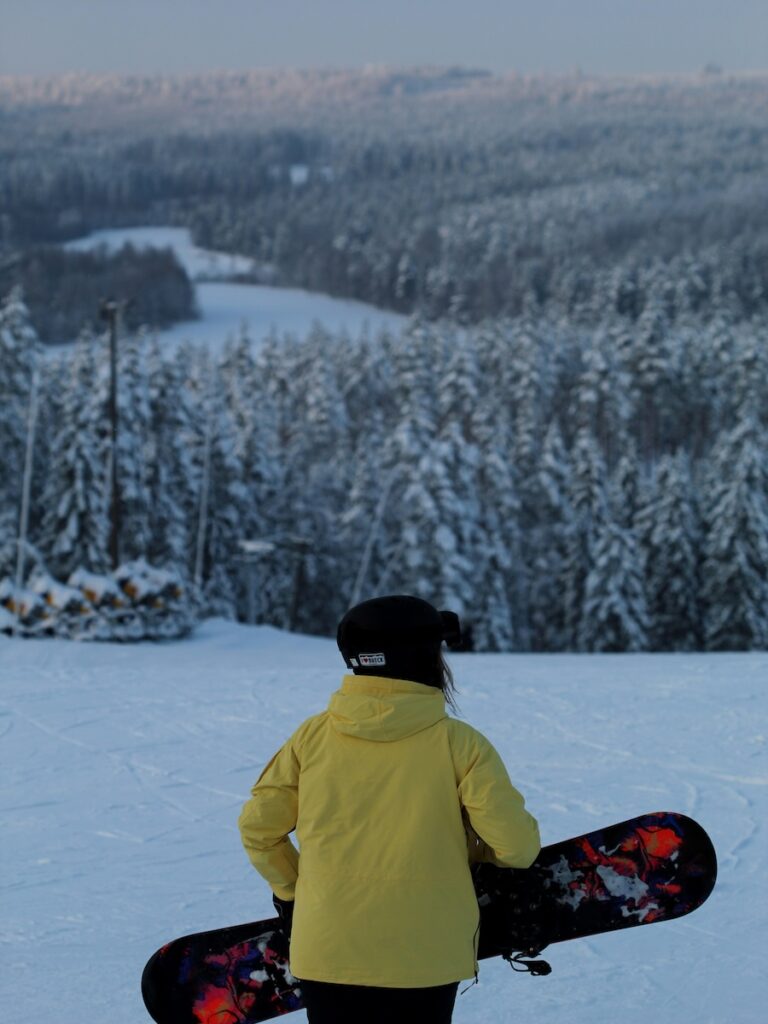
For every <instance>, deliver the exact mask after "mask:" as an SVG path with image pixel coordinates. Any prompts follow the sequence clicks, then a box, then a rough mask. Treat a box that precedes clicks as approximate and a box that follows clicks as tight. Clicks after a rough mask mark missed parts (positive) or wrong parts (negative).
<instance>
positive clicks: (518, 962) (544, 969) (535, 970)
mask: <svg viewBox="0 0 768 1024" xmlns="http://www.w3.org/2000/svg"><path fill="white" fill-rule="evenodd" d="M540 955H541V951H540V950H535V949H529V950H526V951H525V952H524V953H515V954H514V956H513V955H512V953H511V952H509V953H502V954H501V956H502V959H503V960H506V961H507V963H508V964H509V966H510V967H511V968H512V970H513V971H516V972H517V973H518V974H534V975H539V976H541V977H544V976H545V975H547V974H551V973H552V968H551V966H550V965H549V964H548V963H547V961H546V960H524V959H523V957H526V956H529V957H537V956H540Z"/></svg>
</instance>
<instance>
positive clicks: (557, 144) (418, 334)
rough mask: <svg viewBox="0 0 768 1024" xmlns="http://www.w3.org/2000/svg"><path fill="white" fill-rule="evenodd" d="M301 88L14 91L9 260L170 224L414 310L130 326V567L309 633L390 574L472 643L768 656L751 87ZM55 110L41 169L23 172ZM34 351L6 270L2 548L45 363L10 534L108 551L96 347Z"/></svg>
mask: <svg viewBox="0 0 768 1024" xmlns="http://www.w3.org/2000/svg"><path fill="white" fill-rule="evenodd" d="M318 75H319V73H317V74H316V75H315V76H314V77H312V76H309V78H307V77H306V76H305V78H301V76H298V78H296V77H294V78H291V76H290V75H285V76H283V77H281V76H280V75H279V74H277V73H276V75H275V76H273V79H272V80H271V81H269V82H268V81H266V80H263V79H258V80H257V79H254V78H252V79H249V78H248V76H245V78H244V79H243V80H242V81H236V80H235V78H234V77H233V76H225V77H222V78H219V79H213V80H212V81H209V82H207V84H206V83H203V84H201V83H200V82H199V81H197V80H195V79H191V80H188V81H186V82H183V83H181V84H179V83H176V84H173V83H171V84H168V83H166V84H165V86H163V85H162V83H159V84H158V83H156V82H155V83H153V82H152V81H127V82H126V81H122V84H121V82H120V81H118V82H117V83H115V82H112V83H109V82H106V83H105V82H101V83H100V82H98V81H96V82H93V81H91V82H90V83H82V82H78V81H74V82H66V81H62V80H57V81H56V82H51V83H48V85H47V86H46V85H45V83H42V84H38V85H37V86H35V87H34V88H33V87H32V86H31V85H29V83H28V84H27V85H26V86H24V88H23V89H22V87H21V86H18V89H22V93H21V94H17V93H14V91H13V89H14V88H15V87H12V86H11V85H8V83H5V85H4V89H5V93H3V95H4V96H5V100H4V102H5V103H6V104H7V103H10V99H9V96H11V94H13V102H14V104H15V105H16V108H15V109H17V114H16V123H15V124H14V123H10V126H9V133H7V135H6V139H7V137H8V134H10V135H11V136H12V135H13V133H14V131H17V130H19V126H20V125H22V124H27V123H28V120H29V119H30V118H37V119H38V122H37V123H38V125H39V127H40V131H39V132H37V134H36V135H35V136H34V137H32V136H30V139H29V142H28V144H27V147H26V149H25V148H24V147H22V149H21V150H20V151H19V152H17V153H16V156H15V158H14V160H12V161H11V162H10V163H6V165H5V169H4V170H2V171H0V189H2V195H3V197H4V209H5V211H6V212H5V214H4V217H3V218H1V219H0V227H1V228H2V232H3V234H2V240H3V242H2V244H3V247H4V250H5V251H6V252H11V251H19V250H22V251H23V250H24V247H25V246H27V245H29V244H33V243H34V244H40V243H42V242H45V243H50V242H53V241H60V240H61V239H62V238H64V237H69V236H71V235H73V234H76V233H79V232H82V231H83V230H89V229H92V228H95V227H100V226H105V225H108V224H115V223H118V222H120V223H148V222H151V220H152V219H154V220H155V222H157V218H158V217H162V218H163V219H164V220H165V222H168V223H179V224H185V225H187V226H190V227H191V228H192V229H193V231H194V232H195V237H196V240H197V241H198V242H199V243H200V244H207V245H211V246H218V247H220V248H222V249H232V250H237V251H240V252H244V253H246V254H248V255H251V256H253V257H254V258H255V259H257V260H258V261H259V263H260V265H261V266H263V268H264V273H265V274H269V275H271V277H270V279H273V280H277V281H278V282H279V283H283V284H289V283H290V284H301V285H304V286H306V287H313V288H317V289H321V290H324V291H328V292H330V293H332V294H337V295H349V296H354V297H356V298H362V299H366V300H368V301H372V302H376V303H378V304H380V305H383V306H389V307H391V308H396V309H401V310H403V311H406V312H409V313H412V314H413V315H412V319H411V320H410V322H409V326H408V327H407V328H406V329H405V330H403V331H402V333H400V334H396V335H395V334H391V335H386V334H384V335H377V336H373V335H372V336H363V337H348V336H345V335H333V334H331V333H328V332H326V331H324V330H323V329H322V328H321V327H319V326H318V327H317V328H316V329H314V330H313V331H312V332H311V333H310V334H309V335H308V336H307V337H303V338H290V337H280V336H276V335H275V336H271V337H268V338H266V339H262V338H248V337H247V335H246V334H245V333H244V334H243V336H242V337H241V338H240V339H239V340H238V341H237V342H234V341H233V342H230V343H229V344H228V345H227V346H226V347H225V348H223V349H221V350H219V351H216V352H210V351H206V350H199V349H194V348H192V347H186V348H184V347H182V348H180V349H179V350H177V351H174V352H172V353H171V352H168V351H163V350H162V349H161V348H160V347H159V345H158V344H157V342H156V341H154V340H153V336H152V331H151V329H147V330H141V329H139V330H130V331H127V330H126V331H125V332H124V334H123V337H122V338H121V342H120V355H119V375H120V381H121V386H120V392H119V415H120V437H119V449H118V452H117V459H118V464H119V467H120V477H121V490H122V519H123V528H122V536H121V544H122V551H121V555H122V557H123V558H124V559H140V558H146V559H147V560H148V561H149V562H150V563H151V564H152V565H156V566H159V567H165V568H170V569H173V570H174V571H177V572H179V573H181V574H182V575H183V576H184V577H185V578H186V579H188V580H192V579H196V580H197V583H199V586H200V589H201V592H202V594H203V601H204V607H205V609H206V610H207V611H209V612H211V613H216V614H224V615H231V616H238V617H239V618H241V619H245V618H253V619H255V620H256V621H259V622H266V623H272V624H275V625H278V626H284V627H289V628H296V629H300V630H302V631H306V632H313V633H330V632H331V631H332V630H333V629H334V627H335V624H336V622H337V621H338V618H339V615H340V614H341V613H342V612H343V611H344V609H345V608H346V607H347V606H348V605H349V604H350V603H351V602H353V601H355V600H359V599H363V598H365V597H367V596H372V595H373V594H377V593H385V592H397V591H403V592H411V593H415V594H419V595H422V596H424V597H426V598H428V599H429V600H431V601H433V602H435V603H436V604H438V605H440V606H441V607H450V608H453V609H455V610H456V611H458V612H459V613H460V614H461V615H462V617H463V618H464V620H465V622H466V623H467V624H468V625H469V626H470V627H471V634H472V642H473V645H474V647H475V649H477V650H521V651H564V650H576V651H643V650H671V651H683V650H698V649H703V650H736V649H748V648H765V647H768V444H766V441H767V440H768V438H767V437H766V432H767V430H768V383H767V381H768V372H767V371H768V315H767V313H766V310H767V308H768V225H766V222H765V209H766V206H765V200H766V198H768V193H766V186H765V182H766V181H768V178H766V176H765V172H766V163H767V162H768V134H767V133H766V129H765V126H764V123H763V122H764V117H763V115H762V114H760V113H759V112H760V111H761V110H763V111H764V101H765V99H766V96H768V86H767V85H766V80H765V79H764V78H760V77H755V78H745V79H743V80H738V79H734V80H730V79H727V80H720V79H718V78H717V77H715V79H714V80H712V79H710V78H705V79H702V80H701V81H694V82H690V81H689V82H683V83H679V82H677V83H675V82H673V83H672V84H670V83H669V82H666V83H664V82H662V83H653V82H650V83H649V82H646V83H643V84H637V83H632V82H629V81H627V82H613V83H610V82H608V83H606V82H603V83H600V82H596V81H594V80H582V79H580V78H578V77H577V78H575V79H573V80H556V81H549V82H546V81H544V82H542V81H538V80H530V81H526V80H517V79H513V80H510V81H508V82H506V83H504V82H502V83H501V84H500V83H499V81H498V80H497V79H495V78H486V77H485V76H482V75H479V76H473V75H465V76H462V75H460V74H459V73H458V72H456V73H452V74H448V75H443V76H442V77H440V76H435V75H434V74H432V73H428V72H423V73H420V74H417V73H413V74H412V75H410V76H408V75H404V76H401V77H400V78H398V76H396V75H393V74H385V73H383V72H381V73H372V74H371V75H369V76H368V77H367V79H366V76H365V75H363V76H362V77H363V84H365V86H366V88H367V91H366V90H365V89H364V90H363V91H362V93H360V91H359V89H358V92H356V93H355V96H356V97H357V98H356V100H355V104H352V105H349V104H348V101H349V97H350V95H351V90H352V85H351V83H350V80H349V79H347V78H344V77H343V76H342V77H338V76H337V77H336V78H334V77H333V76H332V75H330V76H326V77H325V78H324V77H323V76H322V75H320V77H319V78H318ZM350 77H351V78H354V79H355V81H356V83H357V85H358V86H360V84H361V79H360V75H358V76H356V77H355V76H350ZM212 83H213V84H212ZM216 83H218V85H217V84H216ZM161 86H162V87H161ZM217 88H218V92H216V89H217ZM121 89H122V90H123V93H126V94H127V95H129V96H130V97H133V99H134V100H136V99H137V97H138V98H139V100H141V102H140V103H139V106H140V107H141V109H142V111H143V115H144V120H143V121H137V122H136V123H131V124H130V125H128V126H127V127H126V125H125V124H123V128H124V132H123V135H122V137H120V136H119V133H118V132H117V131H116V130H111V129H108V128H107V127H106V125H107V121H108V119H105V123H104V125H105V126H103V127H102V128H101V131H102V141H101V145H100V149H99V156H98V159H96V160H94V161H93V162H92V163H91V164H90V165H89V167H88V171H87V173H86V172H85V171H76V170H75V166H76V165H78V166H81V164H78V161H79V160H81V158H82V154H83V151H84V150H85V149H87V146H88V141H87V139H86V137H85V135H84V134H83V133H82V126H81V124H80V122H79V121H78V118H81V117H82V111H83V109H84V108H85V109H86V110H87V109H90V110H91V111H93V110H105V109H112V108H110V103H113V102H116V100H115V97H116V96H117V97H118V98H119V97H120V95H121ZM24 90H26V91H24ZM35 90H37V91H35ZM249 90H250V91H251V92H252V93H254V94H255V95H256V96H258V97H260V98H261V99H262V100H263V101H264V102H263V104H262V105H261V106H259V105H258V104H254V106H253V108H251V107H249V106H248V105H247V104H245V99H244V98H245V97H247V95H248V93H249ZM211 95H214V96H218V99H219V102H220V107H219V108H217V109H218V112H219V114H220V116H219V118H218V121H217V125H218V134H216V135H215V142H216V145H211V138H212V136H211V132H212V128H211V126H210V122H209V118H210V116H211V115H210V112H209V111H208V108H207V107H206V104H205V102H204V100H205V97H206V96H209V97H210V96H211ZM361 96H362V98H360V97H361ZM84 97H85V98H84ZM270 98H271V102H269V103H268V102H266V101H267V99H270ZM182 101H183V102H182ZM192 101H194V102H192ZM89 103H90V104H91V106H90V108H89V106H88V104H89ZM57 104H58V109H59V110H60V112H61V111H63V113H61V118H63V120H64V121H65V122H66V123H67V128H66V131H65V134H64V135H62V137H61V139H60V143H61V144H60V146H59V147H58V149H57V153H56V156H55V158H54V159H53V160H52V164H51V168H52V171H51V173H50V174H48V175H47V176H43V175H39V174H36V173H27V174H25V173H24V171H25V168H26V170H27V171H29V170H30V168H32V166H33V163H34V158H35V147H36V146H39V145H41V144H42V143H41V141H40V140H41V139H46V138H47V135H46V133H47V132H50V131H51V128H50V124H51V123H52V122H51V121H50V119H49V113H50V110H51V108H53V107H57ZM345 104H347V106H345ZM192 109H195V110H197V111H198V112H199V114H200V118H199V121H198V122H197V123H196V124H193V123H192V122H191V121H190V115H189V111H190V110H192ZM180 110H183V111H184V112H185V113H183V114H180V113H179V111H180ZM264 110H267V111H269V112H270V113H269V116H268V115H267V114H265V113H264ZM222 111H223V113H222ZM243 111H246V114H247V116H246V115H244V117H245V123H244V124H240V125H239V126H237V125H236V121H237V118H236V116H235V115H236V114H237V113H238V112H241V113H242V112H243ZM169 121H171V122H172V123H173V124H175V125H176V128H177V131H176V134H168V133H167V132H165V133H164V134H163V133H160V132H158V125H166V124H167V123H168V122H169ZM110 132H111V134H110ZM3 145H7V142H6V143H4V144H3ZM297 168H298V169H300V173H299V171H298V170H297ZM112 170H114V171H115V173H114V174H111V173H110V171H112ZM146 287H147V288H148V289H151V280H150V281H148V282H147V284H146ZM149 305H150V306H151V303H149ZM152 326H155V325H153V324H149V325H148V327H149V328H151V327H152ZM39 353H40V345H39V343H38V341H37V337H36V332H35V329H34V327H33V326H32V324H31V322H30V317H29V312H28V309H27V307H26V306H25V302H24V296H23V295H22V293H21V292H20V291H19V290H18V289H13V290H11V291H10V292H9V294H8V295H7V297H6V299H5V301H4V304H3V306H2V312H0V396H1V397H2V403H1V405H0V550H3V551H6V552H12V551H13V541H14V538H15V536H16V531H17V527H18V508H19V501H20V490H21V479H22V475H23V462H24V453H25V436H26V423H27V415H28V409H29V405H30V397H31V391H32V389H33V380H34V379H35V368H36V373H37V377H36V379H37V383H38V394H37V405H38V408H39V422H38V428H37V433H36V438H37V440H36V445H35V459H34V476H33V485H32V488H31V495H32V504H31V512H30V529H29V540H30V542H31V543H32V544H33V545H34V547H35V548H36V550H37V552H38V553H39V556H40V558H41V559H42V561H44V563H45V565H46V566H47V567H48V569H49V570H50V572H51V573H52V574H54V575H55V576H57V577H58V578H60V579H66V578H68V577H69V576H70V574H71V573H72V572H73V571H75V570H76V569H78V568H81V567H85V568H87V569H88V570H90V571H93V572H103V571H105V570H106V569H107V568H108V567H109V562H110V558H109V538H108V534H109V472H110V459H111V442H110V432H109V416H108V412H107V404H108V398H109V395H108V390H109V388H108V370H109V367H108V345H107V344H106V341H105V338H104V337H103V336H101V335H98V334H94V333H92V332H84V333H83V334H82V335H81V338H80V340H79V342H78V343H77V345H76V346H74V347H68V348H64V349H61V350H60V351H58V352H57V353H55V354H52V353H50V352H49V353H46V355H45V356H44V357H41V356H40V354H39ZM244 541H250V542H257V543H256V544H253V543H252V544H251V548H250V555H247V554H246V553H245V552H244V550H243V546H242V543H241V542H244ZM7 571H8V566H7V565H5V564H4V565H3V566H0V575H2V573H3V572H7Z"/></svg>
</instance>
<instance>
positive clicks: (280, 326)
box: [64, 227, 406, 347]
mask: <svg viewBox="0 0 768 1024" xmlns="http://www.w3.org/2000/svg"><path fill="white" fill-rule="evenodd" d="M128 244H131V245H133V246H134V247H135V248H137V249H144V248H156V249H160V248H166V247H167V248H170V249H173V251H174V252H175V253H176V256H177V258H178V260H179V262H180V263H181V265H182V266H183V267H184V269H185V270H186V272H187V274H188V275H189V277H190V279H191V280H192V282H193V284H194V287H195V295H196V298H197V305H198V307H199V310H200V319H199V320H191V321H187V322H185V323H180V324H175V325H174V326H173V327H170V328H168V330H164V331H158V333H157V336H158V339H159V341H160V342H161V344H163V345H164V346H176V345H180V344H181V343H182V342H184V341H191V342H193V343H195V344H201V343H202V344H205V345H210V346H212V347H217V346H221V345H223V344H224V343H225V342H226V341H227V339H229V338H237V337H239V335H240V332H241V331H242V330H243V328H245V329H246V331H247V332H248V335H249V337H250V338H251V339H252V340H253V341H254V342H261V341H263V339H264V338H265V337H266V336H267V335H268V334H269V333H270V332H271V331H274V332H276V333H277V334H278V335H279V336H282V335H284V334H292V335H294V336H296V337H299V338H303V337H304V336H305V335H306V334H307V333H308V332H309V331H310V330H311V329H312V326H313V325H314V324H316V323H319V324H321V325H322V326H323V327H324V328H325V329H326V330H328V331H332V332H337V331H342V330H344V331H347V333H349V334H350V335H351V336H352V337H357V336H358V335H359V334H361V333H362V332H363V331H364V330H367V331H368V332H369V333H370V334H371V335H373V336H375V335H376V334H377V333H378V332H379V331H381V330H386V329H389V330H392V331H397V332H399V331H400V330H401V329H402V327H403V325H404V324H405V322H406V318H405V317H404V316H401V315H399V314H398V313H391V312H389V311H387V310H383V309H378V308H377V307H376V306H370V305H367V304H366V303H364V302H355V301H354V300H352V299H334V298H331V296H330V295H322V294H319V293H317V292H308V291H303V290H302V289H299V288H273V287H270V286H268V285H255V284H233V283H231V282H227V281H226V280H216V279H217V278H218V279H223V278H227V277H233V276H235V275H238V274H247V273H249V272H250V271H251V270H252V269H253V261H252V260H251V259H249V258H248V257H247V256H238V255H234V254H230V253H224V252H214V251H212V250H210V249H201V248H199V247H198V246H196V245H194V244H193V242H192V239H191V237H190V234H189V231H188V230H187V229H186V228H168V227H140V228H109V229H105V230H103V231H94V232H93V233H92V234H90V235H87V236H86V237H85V238H77V239H73V240H72V241H71V242H67V243H66V245H65V246H64V248H67V249H74V250H79V251H89V250H91V249H96V248H98V247H99V246H104V248H105V249H106V250H107V252H115V251H117V250H118V249H120V248H122V246H124V245H128Z"/></svg>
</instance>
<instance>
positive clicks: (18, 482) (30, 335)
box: [0, 288, 39, 546]
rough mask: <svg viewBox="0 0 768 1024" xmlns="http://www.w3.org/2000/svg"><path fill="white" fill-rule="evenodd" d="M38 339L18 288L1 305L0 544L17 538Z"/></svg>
mask: <svg viewBox="0 0 768 1024" xmlns="http://www.w3.org/2000/svg"><path fill="white" fill-rule="evenodd" d="M38 354H39V343H38V339H37V334H36V333H35V331H34V328H33V327H32V325H31V323H30V320H29V311H28V310H27V307H26V306H25V304H24V300H23V296H22V292H21V289H20V288H14V289H13V290H12V291H11V292H10V294H9V295H8V296H7V297H6V298H5V300H4V301H3V303H2V305H0V546H3V545H4V544H8V543H11V542H12V541H14V540H15V539H16V534H17V531H18V527H19V507H20V504H21V489H22V480H23V475H24V474H23V469H24V453H25V447H26V432H27V422H28V415H29V402H30V393H31V388H32V374H33V372H34V367H35V365H36V363H37V362H38Z"/></svg>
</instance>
